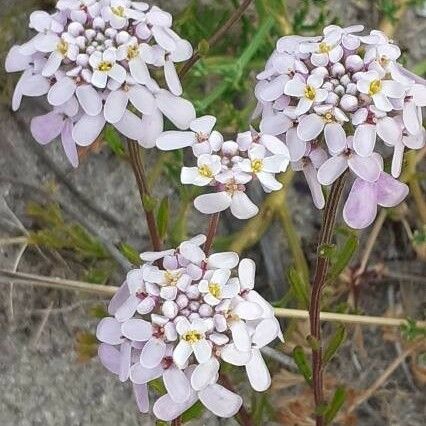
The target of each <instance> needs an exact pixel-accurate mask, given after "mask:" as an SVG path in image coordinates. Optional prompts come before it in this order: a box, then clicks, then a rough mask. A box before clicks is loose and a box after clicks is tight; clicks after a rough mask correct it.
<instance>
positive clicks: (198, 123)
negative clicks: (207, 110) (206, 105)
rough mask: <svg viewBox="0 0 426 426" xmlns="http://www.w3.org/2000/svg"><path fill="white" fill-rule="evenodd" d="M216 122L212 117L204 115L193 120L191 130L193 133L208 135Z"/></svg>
mask: <svg viewBox="0 0 426 426" xmlns="http://www.w3.org/2000/svg"><path fill="white" fill-rule="evenodd" d="M216 121H217V119H216V117H214V116H212V115H204V116H203V117H200V118H197V119H195V120H194V121H193V122H192V123H191V130H192V131H194V132H195V133H204V134H206V135H209V134H210V133H211V132H212V130H213V128H214V126H215V125H216Z"/></svg>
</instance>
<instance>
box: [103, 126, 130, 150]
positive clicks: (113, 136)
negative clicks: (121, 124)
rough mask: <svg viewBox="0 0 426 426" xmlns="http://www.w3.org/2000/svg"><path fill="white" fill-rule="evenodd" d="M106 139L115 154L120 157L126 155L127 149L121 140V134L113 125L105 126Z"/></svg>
mask: <svg viewBox="0 0 426 426" xmlns="http://www.w3.org/2000/svg"><path fill="white" fill-rule="evenodd" d="M104 139H105V141H106V143H107V144H108V146H109V147H110V148H111V151H112V152H113V153H114V154H116V155H118V156H119V157H123V156H124V155H125V153H126V151H125V149H124V146H123V144H122V142H121V138H120V135H119V134H118V132H117V130H116V129H115V128H114V127H113V126H106V127H105V131H104Z"/></svg>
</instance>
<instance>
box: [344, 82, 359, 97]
mask: <svg viewBox="0 0 426 426" xmlns="http://www.w3.org/2000/svg"><path fill="white" fill-rule="evenodd" d="M357 92H358V89H357V87H356V84H355V83H349V84H348V85H347V86H346V94H348V95H356V94H357Z"/></svg>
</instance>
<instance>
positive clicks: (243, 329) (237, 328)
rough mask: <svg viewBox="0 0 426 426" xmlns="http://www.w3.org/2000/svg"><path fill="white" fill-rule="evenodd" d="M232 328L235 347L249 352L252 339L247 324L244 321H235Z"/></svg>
mask: <svg viewBox="0 0 426 426" xmlns="http://www.w3.org/2000/svg"><path fill="white" fill-rule="evenodd" d="M230 329H231V333H232V338H233V340H234V344H235V347H236V348H237V349H238V350H240V351H241V352H249V351H250V348H251V340H250V335H249V332H248V329H247V326H246V324H245V323H244V322H243V321H233V322H232V324H231V326H230Z"/></svg>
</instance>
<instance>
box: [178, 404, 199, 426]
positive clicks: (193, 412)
mask: <svg viewBox="0 0 426 426" xmlns="http://www.w3.org/2000/svg"><path fill="white" fill-rule="evenodd" d="M203 412H204V406H203V404H202V403H201V402H200V401H198V402H196V403H195V404H194V405H193V406H192V407H191V408H188V410H186V411H185V412H184V413H183V414H182V423H187V422H190V421H192V420H196V419H199V418H200V417H201V416H202V415H203Z"/></svg>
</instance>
